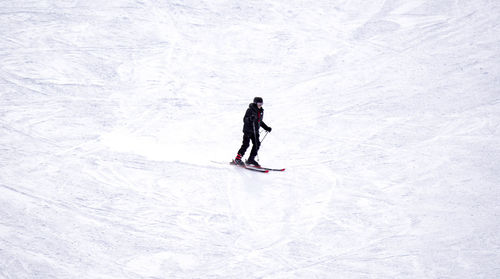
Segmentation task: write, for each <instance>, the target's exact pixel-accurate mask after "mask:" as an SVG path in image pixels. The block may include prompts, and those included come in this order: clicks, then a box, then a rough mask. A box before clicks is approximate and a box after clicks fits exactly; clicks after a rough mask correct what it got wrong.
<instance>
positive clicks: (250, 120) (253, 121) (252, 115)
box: [243, 103, 269, 136]
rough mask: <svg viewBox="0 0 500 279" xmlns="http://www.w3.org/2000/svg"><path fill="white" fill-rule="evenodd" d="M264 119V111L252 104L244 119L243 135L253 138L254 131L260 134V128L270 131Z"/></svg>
mask: <svg viewBox="0 0 500 279" xmlns="http://www.w3.org/2000/svg"><path fill="white" fill-rule="evenodd" d="M262 119H264V109H263V108H260V109H259V108H258V107H257V105H256V104H254V103H251V104H250V105H249V106H248V109H247V112H246V113H245V116H244V117H243V123H245V124H244V125H243V133H245V134H247V135H252V136H253V133H254V131H255V133H256V134H257V135H258V134H259V129H260V127H262V128H264V129H266V130H267V129H269V127H268V126H267V125H266V123H264V121H262ZM254 128H255V130H254Z"/></svg>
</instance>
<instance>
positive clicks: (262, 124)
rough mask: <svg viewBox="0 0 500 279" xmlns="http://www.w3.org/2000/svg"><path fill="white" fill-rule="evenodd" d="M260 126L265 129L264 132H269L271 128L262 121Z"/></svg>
mask: <svg viewBox="0 0 500 279" xmlns="http://www.w3.org/2000/svg"><path fill="white" fill-rule="evenodd" d="M260 126H261V127H262V128H264V130H266V131H267V129H269V126H267V125H266V123H264V121H260Z"/></svg>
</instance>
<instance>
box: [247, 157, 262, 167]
mask: <svg viewBox="0 0 500 279" xmlns="http://www.w3.org/2000/svg"><path fill="white" fill-rule="evenodd" d="M246 163H247V165H252V166H254V167H257V168H260V165H259V163H258V162H257V161H255V157H250V158H248V160H247V161H246Z"/></svg>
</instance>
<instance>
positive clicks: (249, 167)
mask: <svg viewBox="0 0 500 279" xmlns="http://www.w3.org/2000/svg"><path fill="white" fill-rule="evenodd" d="M229 164H230V165H233V166H236V167H240V168H243V169H246V170H250V171H256V172H262V173H268V172H269V170H266V169H262V168H258V167H254V166H247V165H238V164H235V163H234V162H229Z"/></svg>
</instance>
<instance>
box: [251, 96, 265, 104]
mask: <svg viewBox="0 0 500 279" xmlns="http://www.w3.org/2000/svg"><path fill="white" fill-rule="evenodd" d="M253 103H254V104H257V103H264V100H262V98H261V97H255V98H253Z"/></svg>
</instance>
